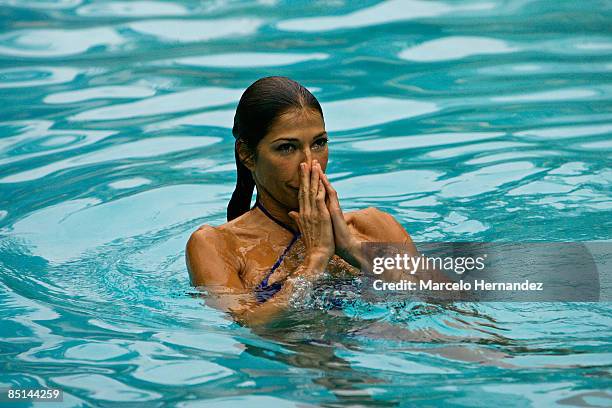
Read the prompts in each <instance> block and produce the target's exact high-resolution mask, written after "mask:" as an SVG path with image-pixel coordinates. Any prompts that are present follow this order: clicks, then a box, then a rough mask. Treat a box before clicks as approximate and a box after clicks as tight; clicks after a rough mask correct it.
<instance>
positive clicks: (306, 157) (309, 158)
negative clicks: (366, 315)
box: [302, 147, 312, 164]
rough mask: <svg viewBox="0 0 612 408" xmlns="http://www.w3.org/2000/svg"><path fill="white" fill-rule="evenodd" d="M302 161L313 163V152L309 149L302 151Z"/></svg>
mask: <svg viewBox="0 0 612 408" xmlns="http://www.w3.org/2000/svg"><path fill="white" fill-rule="evenodd" d="M302 161H303V162H306V163H308V164H310V162H311V161H312V152H311V151H310V148H309V147H306V148H305V149H303V150H302Z"/></svg>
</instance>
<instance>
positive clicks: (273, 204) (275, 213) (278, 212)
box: [257, 191, 299, 232]
mask: <svg viewBox="0 0 612 408" xmlns="http://www.w3.org/2000/svg"><path fill="white" fill-rule="evenodd" d="M257 201H258V202H259V204H260V205H262V206H263V207H264V208H265V211H267V212H268V214H269V215H268V214H266V217H268V218H269V216H272V217H273V218H274V219H276V221H280V222H281V223H283V224H285V225H286V226H288V227H289V228H291V229H292V230H293V231H296V232H299V228H298V226H297V224H296V223H295V222H294V221H293V219H292V218H291V217H290V216H289V212H290V211H291V210H290V209H289V208H287V207H285V206H284V205H283V204H282V203H281V202H279V201H278V200H276V199H275V198H274V197H272V196H271V195H270V194H268V193H267V192H266V191H262V192H261V193H260V192H259V191H258V192H257Z"/></svg>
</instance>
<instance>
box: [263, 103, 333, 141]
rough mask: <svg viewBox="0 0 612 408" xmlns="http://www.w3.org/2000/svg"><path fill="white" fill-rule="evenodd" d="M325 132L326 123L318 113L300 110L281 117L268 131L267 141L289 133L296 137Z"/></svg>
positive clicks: (310, 110)
mask: <svg viewBox="0 0 612 408" xmlns="http://www.w3.org/2000/svg"><path fill="white" fill-rule="evenodd" d="M323 131H325V122H324V121H323V118H322V117H321V114H320V113H319V112H318V111H316V110H315V111H313V110H312V109H308V110H306V109H300V110H298V111H290V112H287V113H285V114H283V115H281V116H279V117H278V118H277V119H276V120H275V121H274V123H273V124H272V126H271V127H270V129H269V130H268V134H267V135H266V139H268V138H270V139H271V138H277V137H279V136H281V135H286V134H287V133H292V134H294V135H295V136H298V135H300V136H308V135H309V134H310V133H313V135H311V136H314V135H318V134H319V133H321V132H323ZM295 136H294V137H295Z"/></svg>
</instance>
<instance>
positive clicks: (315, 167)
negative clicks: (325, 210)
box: [309, 160, 321, 208]
mask: <svg viewBox="0 0 612 408" xmlns="http://www.w3.org/2000/svg"><path fill="white" fill-rule="evenodd" d="M320 169H321V167H320V166H319V163H318V162H317V161H316V160H313V161H312V162H311V170H310V194H309V196H310V205H311V208H316V207H315V206H316V200H317V193H318V191H319V172H320Z"/></svg>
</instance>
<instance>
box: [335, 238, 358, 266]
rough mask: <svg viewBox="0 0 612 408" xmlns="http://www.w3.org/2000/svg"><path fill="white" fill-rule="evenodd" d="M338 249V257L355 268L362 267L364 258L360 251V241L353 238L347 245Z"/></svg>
mask: <svg viewBox="0 0 612 408" xmlns="http://www.w3.org/2000/svg"><path fill="white" fill-rule="evenodd" d="M337 249H338V251H337V252H338V256H339V257H340V258H342V259H344V260H345V261H346V262H348V263H349V264H351V265H353V266H354V267H356V268H360V269H361V267H362V264H363V262H364V258H363V255H362V251H361V241H359V240H357V239H356V238H354V237H353V239H352V240H351V241H350V242H349V244H348V245H346V246H344V247H342V248H340V247H337Z"/></svg>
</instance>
